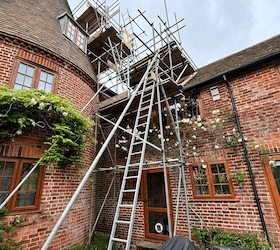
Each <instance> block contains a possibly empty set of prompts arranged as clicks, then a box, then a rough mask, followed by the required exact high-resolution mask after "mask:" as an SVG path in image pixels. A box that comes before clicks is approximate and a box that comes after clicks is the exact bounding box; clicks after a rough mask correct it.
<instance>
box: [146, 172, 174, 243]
mask: <svg viewBox="0 0 280 250" xmlns="http://www.w3.org/2000/svg"><path fill="white" fill-rule="evenodd" d="M143 177H144V178H143V181H144V190H143V191H144V197H143V198H144V214H145V237H146V238H151V239H153V238H154V239H160V240H166V239H168V237H169V227H168V219H167V206H166V197H165V185H164V173H163V170H149V171H145V172H143ZM168 185H169V183H168ZM169 194H170V192H169ZM171 217H172V216H171Z"/></svg>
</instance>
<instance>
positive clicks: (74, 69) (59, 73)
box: [0, 0, 96, 249]
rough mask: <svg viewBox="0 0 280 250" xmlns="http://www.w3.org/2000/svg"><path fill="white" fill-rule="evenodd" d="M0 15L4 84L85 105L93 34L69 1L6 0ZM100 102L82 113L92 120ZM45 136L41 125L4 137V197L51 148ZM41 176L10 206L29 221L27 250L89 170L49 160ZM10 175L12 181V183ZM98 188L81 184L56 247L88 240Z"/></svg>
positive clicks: (40, 239) (92, 84) (92, 82)
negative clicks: (25, 199) (26, 197)
mask: <svg viewBox="0 0 280 250" xmlns="http://www.w3.org/2000/svg"><path fill="white" fill-rule="evenodd" d="M0 13H1V18H0V19H1V21H0V23H1V27H0V30H1V31H0V51H1V52H0V53H1V56H0V61H1V69H0V81H1V84H2V86H3V85H6V84H5V83H7V84H8V86H9V87H10V88H15V89H22V88H25V89H30V88H39V89H42V90H44V91H46V92H52V93H54V94H58V95H60V96H61V97H62V98H66V99H69V100H71V101H72V103H73V105H74V106H75V108H76V109H77V110H81V109H82V108H83V107H84V106H85V105H86V103H87V102H88V100H89V99H90V98H91V97H92V96H93V95H94V93H95V89H96V75H95V72H94V70H93V67H92V65H91V63H90V59H89V57H88V56H87V54H86V39H87V34H86V33H85V31H84V30H83V29H81V28H80V27H79V26H78V25H77V23H76V22H75V21H74V19H73V17H72V13H71V11H70V8H69V6H68V3H67V1H66V0H62V1H29V0H28V1H2V2H1V4H0ZM59 17H60V19H59ZM61 19H63V20H65V21H67V22H68V23H67V25H68V26H67V30H69V26H70V25H71V24H72V28H73V29H75V30H74V31H75V34H78V33H79V35H80V36H81V37H82V38H81V39H80V40H79V43H78V40H74V41H72V40H71V39H72V37H71V35H70V33H67V30H65V27H64V29H63V25H62V22H60V20H61ZM44 77H45V78H44ZM22 78H24V79H25V80H22ZM30 79H31V81H30ZM42 79H43V80H42ZM42 82H44V83H45V84H41V83H42ZM0 91H1V89H0ZM93 107H94V104H90V106H89V107H88V108H87V109H86V110H85V111H84V113H83V114H84V115H85V116H86V117H88V118H92V113H93ZM1 112H3V110H2V111H1ZM4 112H5V111H4ZM43 138H44V132H43V131H37V133H36V134H35V133H23V134H22V135H21V136H19V137H17V138H15V140H14V142H12V141H11V140H8V141H7V140H6V141H4V142H3V141H1V146H0V148H1V150H0V152H1V153H0V161H1V170H0V172H1V174H0V175H1V183H2V184H1V185H2V187H3V189H1V203H2V201H3V200H4V199H5V197H7V192H8V191H12V190H13V188H14V187H15V178H17V179H18V178H19V177H20V176H22V173H23V172H22V171H23V167H27V168H30V166H31V164H33V163H35V162H36V161H37V160H38V159H39V155H40V154H42V153H43V152H44V150H45V149H46V145H45V144H44V143H43V142H44V140H43ZM87 152H88V157H87V159H86V158H85V159H84V160H83V164H85V165H89V164H90V163H91V161H92V158H93V155H94V148H93V144H92V143H90V144H89V145H88V147H87ZM27 164H29V165H27ZM8 168H10V169H13V171H14V174H13V176H9V175H8V176H6V175H7V174H8V172H9V171H8V170H7V169H8ZM5 169H6V170H7V171H8V172H5ZM36 173H37V172H36ZM37 174H38V180H37V187H36V197H35V199H34V200H33V201H31V202H29V203H28V204H26V203H25V204H22V203H20V201H19V198H18V195H15V196H14V198H13V199H12V200H11V201H10V202H9V203H8V204H7V208H8V209H9V211H10V215H9V216H8V217H7V219H10V220H13V219H14V218H16V217H17V216H18V215H23V216H24V218H25V219H26V220H25V221H24V223H23V224H22V225H21V226H20V227H19V228H17V235H16V239H17V240H24V244H23V245H22V246H23V249H40V248H41V247H42V245H43V243H44V242H45V241H46V239H47V237H48V235H49V233H50V231H51V230H52V229H53V227H54V225H55V223H56V221H57V219H58V218H59V216H60V215H61V213H62V212H63V210H64V207H65V205H66V204H67V203H68V202H69V199H70V198H71V197H72V195H73V191H74V190H75V189H76V187H77V184H78V183H79V182H80V176H83V175H84V170H83V169H81V168H77V169H73V168H65V169H64V168H60V167H54V166H46V167H40V169H39V170H38V173H37ZM7 178H8V179H9V178H10V179H11V181H10V182H9V181H8V182H7V181H5V180H7ZM9 183H10V185H9ZM6 185H8V186H6ZM91 190H92V188H91V187H89V186H87V187H85V188H84V189H83V190H82V193H81V195H80V196H79V198H78V201H77V203H76V204H75V205H74V206H73V208H72V210H71V213H70V214H71V215H70V216H69V217H68V218H67V219H66V220H65V222H64V224H63V226H62V227H61V230H60V232H59V233H58V235H57V238H56V239H55V240H54V241H53V244H52V246H51V247H50V249H66V248H68V247H70V246H73V245H76V244H78V243H81V242H85V241H87V239H88V232H89V215H90V213H91V208H90V202H89V201H90V200H91V192H92V191H91ZM17 199H18V201H17Z"/></svg>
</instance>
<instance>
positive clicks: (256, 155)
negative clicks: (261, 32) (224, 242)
mask: <svg viewBox="0 0 280 250" xmlns="http://www.w3.org/2000/svg"><path fill="white" fill-rule="evenodd" d="M278 70H279V66H278V69H277V67H275V66H264V67H263V68H258V69H254V70H252V71H248V72H245V73H242V74H240V75H238V76H235V77H231V78H229V83H230V85H231V88H232V90H233V95H234V98H235V101H236V106H237V111H238V115H239V118H240V121H241V127H242V131H243V134H244V137H247V141H246V146H247V149H248V153H249V160H250V163H251V167H252V171H253V173H254V175H255V183H256V187H257V190H258V195H259V198H260V202H261V207H262V209H263V212H264V218H265V222H266V226H267V229H268V233H269V236H270V239H271V242H272V243H273V244H274V245H275V247H278V248H279V247H280V228H279V226H278V224H277V220H276V216H275V212H274V208H273V205H272V201H271V197H270V193H269V189H268V186H267V182H266V179H265V175H264V172H263V167H262V160H263V157H266V156H267V157H270V156H272V157H273V155H276V154H279V144H280V140H279V136H280V130H279V122H278V120H279V113H280V104H279V93H280V87H279V86H280V85H279V83H280V82H279V72H278ZM212 86H218V88H219V91H220V95H221V99H220V100H218V101H213V100H212V97H211V92H210V87H212ZM200 103H201V106H202V112H201V113H202V114H203V116H204V117H205V118H206V119H208V120H210V118H211V113H212V111H213V110H214V109H220V110H224V111H225V112H224V115H223V117H222V118H223V119H224V120H225V122H224V125H223V126H224V128H223V133H226V131H227V130H228V131H232V129H235V130H236V133H237V126H236V124H235V121H234V119H233V117H232V115H230V113H231V110H232V106H231V102H230V96H229V93H228V90H227V87H226V85H225V83H224V82H223V81H219V82H216V83H213V84H212V85H209V86H205V87H203V88H201V89H200ZM170 138H173V139H170V142H169V144H167V146H166V149H167V155H168V157H172V158H177V157H178V149H177V148H175V147H174V143H175V139H174V136H173V137H170ZM213 139H214V138H213V136H211V135H208V136H205V137H204V141H202V142H201V144H203V145H200V149H201V150H200V151H199V153H200V158H201V159H203V160H204V161H217V160H222V161H227V163H228V165H229V169H230V172H234V171H236V170H239V171H241V172H245V173H246V182H244V183H237V182H235V181H234V182H233V185H234V192H235V196H236V198H235V199H233V200H220V201H218V200H216V201H214V200H212V201H211V200H209V201H196V200H194V199H193V198H192V197H193V196H192V187H191V182H190V179H191V176H190V172H189V168H188V166H185V168H184V169H185V176H186V183H187V193H188V197H189V206H190V208H191V209H190V210H189V212H190V223H191V228H193V227H195V226H198V227H201V226H206V227H208V228H212V227H216V228H220V229H223V230H226V231H229V232H233V231H235V232H241V231H243V232H248V231H249V232H251V233H256V234H257V235H258V236H259V237H261V238H264V234H263V229H262V225H261V221H260V216H259V212H258V209H257V205H256V201H255V197H254V193H253V189H252V184H251V182H250V177H249V174H248V166H247V164H246V161H245V158H244V154H243V152H242V150H241V144H240V145H237V147H236V149H235V150H233V149H231V148H229V147H227V146H226V145H224V147H222V148H221V149H217V150H214V149H213V146H214V143H213ZM253 142H258V143H260V144H263V145H264V146H266V147H267V150H266V151H261V150H256V149H254V148H253V147H252V143H253ZM111 146H112V145H111ZM112 152H114V151H112ZM122 157H123V156H122ZM122 157H121V155H120V154H119V151H117V159H119V160H121V158H122ZM160 158H161V156H160V155H159V154H158V153H157V152H155V151H152V150H150V151H149V152H147V154H146V159H148V160H156V159H160ZM123 161H124V157H123ZM194 161H196V159H194V158H192V157H189V158H188V159H187V162H189V163H192V162H194ZM102 163H103V164H102V165H103V166H111V163H110V162H109V160H108V158H107V156H106V157H105V158H104V161H102ZM109 176H110V177H109ZM99 177H100V179H103V180H105V183H106V184H105V185H106V188H104V182H103V184H101V183H99V185H98V190H99V191H98V197H99V198H98V200H99V201H101V200H102V197H104V196H105V192H106V191H107V187H108V185H109V184H108V183H110V181H109V180H111V178H112V172H111V174H109V171H108V172H107V174H105V173H103V174H101V173H99ZM98 179H99V178H98ZM170 183H171V195H172V204H173V210H174V216H175V209H176V198H177V190H178V186H177V185H178V169H177V168H173V169H170ZM119 185H120V184H119V182H117V184H116V193H117V194H118V188H119ZM104 189H105V190H106V191H105V190H104ZM112 202H113V194H112V193H111V196H110V198H109V201H108V202H107V203H106V204H107V205H106V206H105V208H104V215H103V220H101V221H102V222H101V224H100V227H99V229H101V228H102V229H103V230H104V231H106V232H110V229H111V228H110V223H111V221H112V219H113V215H114V210H113V207H112ZM187 224H188V223H187V217H186V207H185V203H184V195H183V190H181V203H180V206H179V219H178V227H177V235H184V236H186V237H188V226H187ZM134 229H135V230H134V234H133V244H134V243H136V242H138V241H141V240H143V239H144V225H143V203H142V201H141V200H140V201H139V202H138V205H137V212H136V217H135V225H134Z"/></svg>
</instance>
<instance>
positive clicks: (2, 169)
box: [0, 161, 15, 203]
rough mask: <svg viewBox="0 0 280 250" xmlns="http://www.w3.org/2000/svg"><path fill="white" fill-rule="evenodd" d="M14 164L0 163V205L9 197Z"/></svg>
mask: <svg viewBox="0 0 280 250" xmlns="http://www.w3.org/2000/svg"><path fill="white" fill-rule="evenodd" d="M14 168H15V162H5V161H1V162H0V203H2V202H3V201H4V200H5V199H6V198H7V197H8V195H9V190H10V187H11V186H10V185H11V181H12V177H13V172H14Z"/></svg>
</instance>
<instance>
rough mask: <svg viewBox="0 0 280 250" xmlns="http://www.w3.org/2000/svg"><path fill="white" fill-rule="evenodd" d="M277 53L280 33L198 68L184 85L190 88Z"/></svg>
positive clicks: (279, 44)
mask: <svg viewBox="0 0 280 250" xmlns="http://www.w3.org/2000/svg"><path fill="white" fill-rule="evenodd" d="M277 53H278V54H279V53H280V35H277V36H274V37H272V38H271V39H268V40H266V41H264V42H261V43H258V44H256V45H254V46H251V47H249V48H247V49H244V50H242V51H240V52H237V53H235V54H232V55H230V56H228V57H225V58H223V59H220V60H218V61H216V62H213V63H211V64H209V65H206V66H204V67H202V68H200V69H198V71H197V73H196V75H195V76H194V77H193V78H192V79H191V80H190V81H188V82H187V83H185V85H184V87H186V88H188V86H193V85H195V84H197V83H202V82H204V81H205V82H206V81H208V80H209V81H210V80H211V79H212V78H215V77H217V76H220V75H223V74H224V73H228V72H230V71H233V70H236V69H238V68H242V67H244V66H246V65H248V64H250V63H253V62H257V61H259V60H261V59H263V58H266V57H269V56H273V55H276V54H277Z"/></svg>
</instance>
